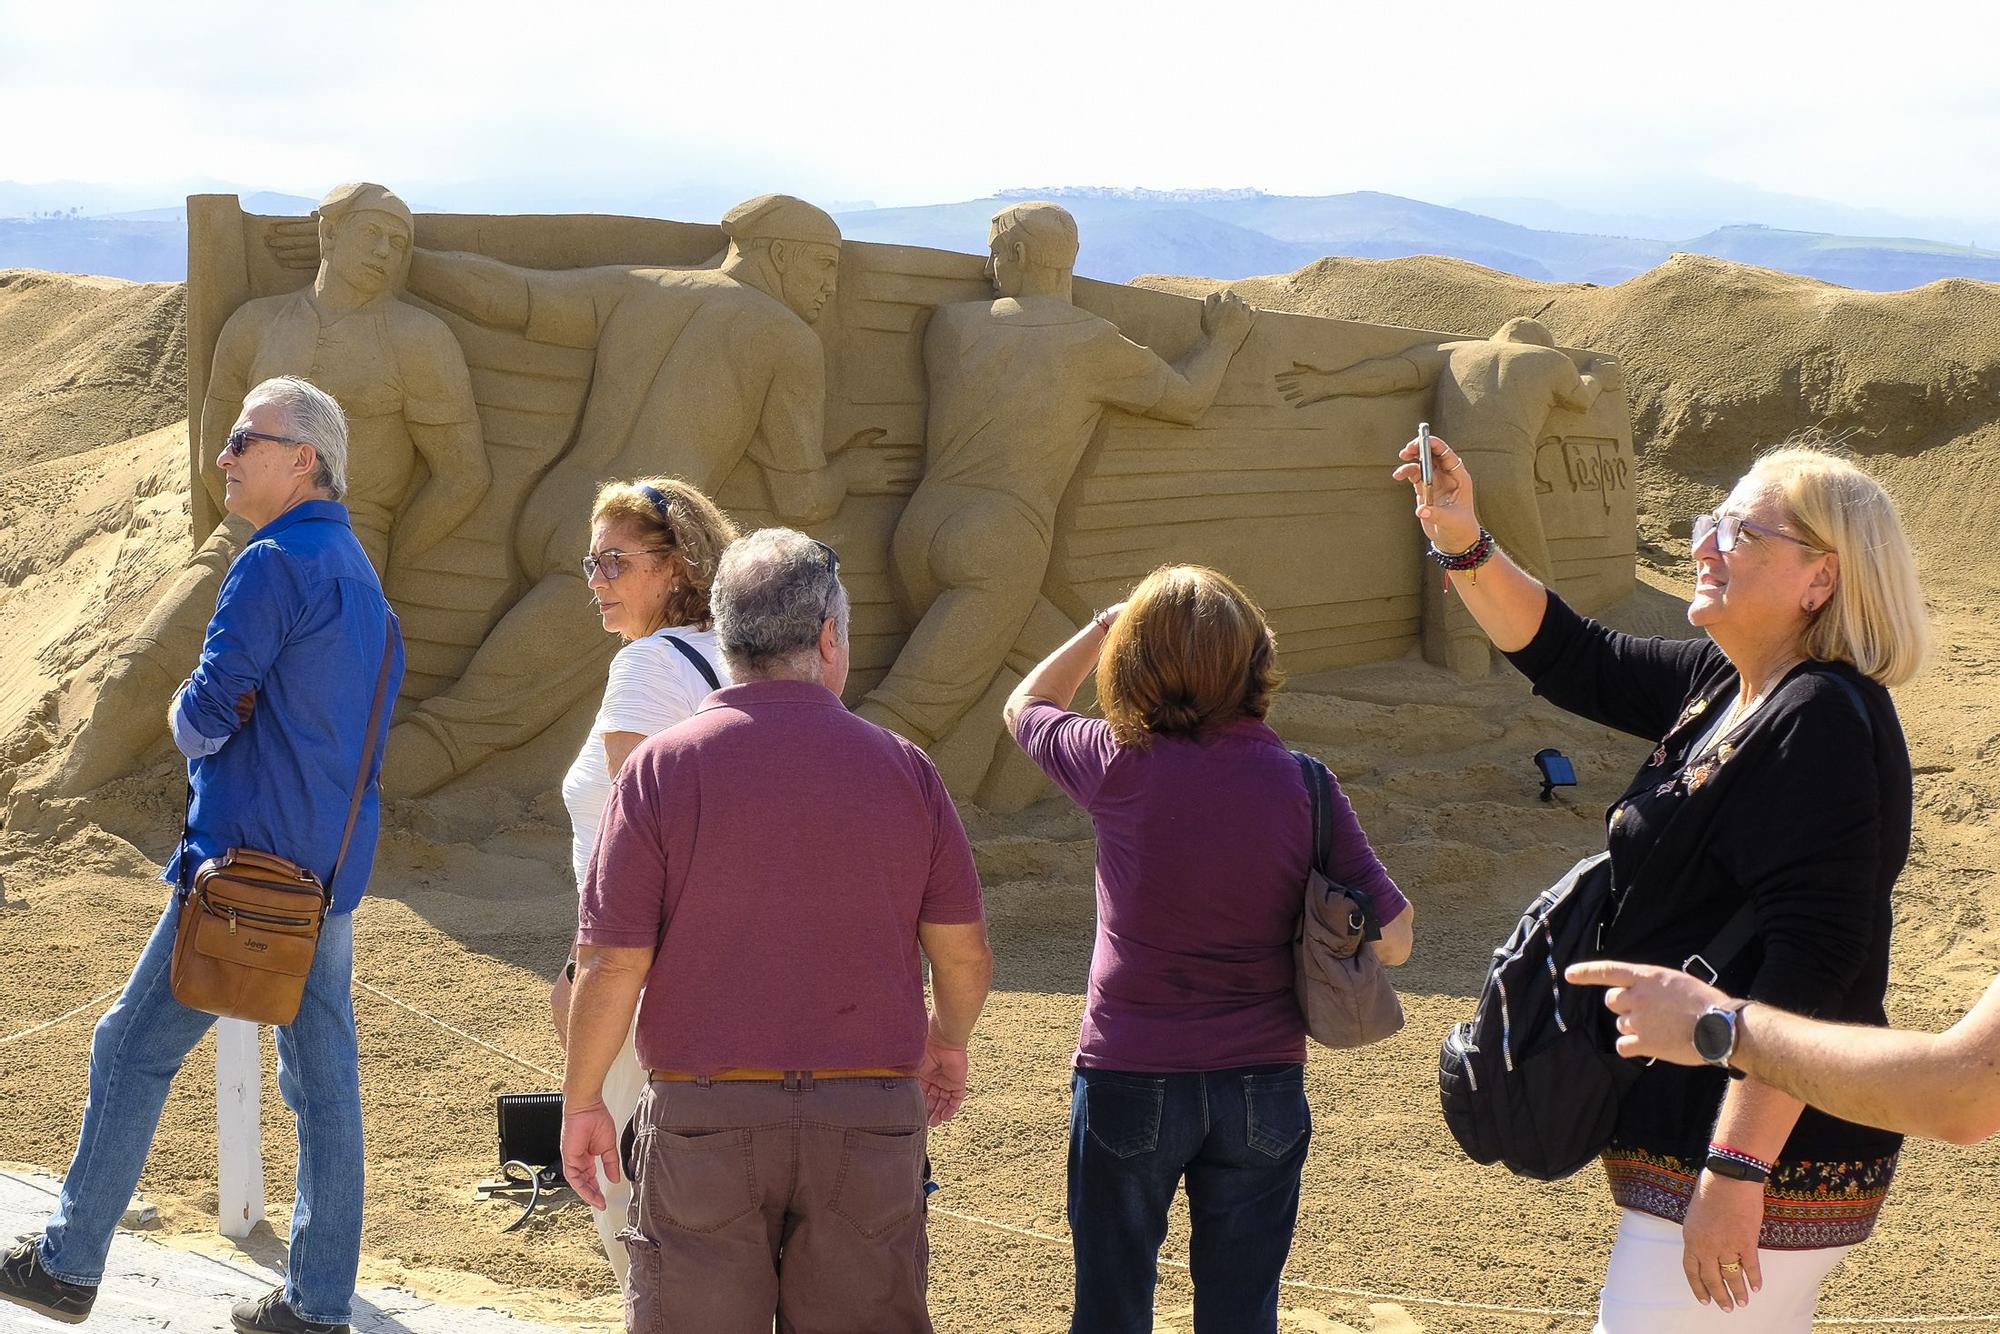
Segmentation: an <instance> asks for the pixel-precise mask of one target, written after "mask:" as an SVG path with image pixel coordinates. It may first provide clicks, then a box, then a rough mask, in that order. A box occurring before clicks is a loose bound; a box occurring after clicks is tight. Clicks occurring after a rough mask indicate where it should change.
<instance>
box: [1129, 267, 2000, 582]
mask: <svg viewBox="0 0 2000 1334" xmlns="http://www.w3.org/2000/svg"><path fill="white" fill-rule="evenodd" d="M1135 281H1136V283H1137V284H1138V285H1140V286H1144V287H1155V288H1160V289H1162V290H1167V291H1176V292H1183V293H1188V294H1197V295H1198V294H1200V293H1203V292H1207V291H1212V290H1215V289H1216V288H1219V287H1222V286H1225V285H1227V286H1233V287H1235V288H1236V289H1237V290H1239V291H1240V292H1242V293H1243V295H1244V297H1245V299H1246V300H1248V301H1250V302H1251V303H1252V304H1255V305H1261V306H1266V307H1268V308H1270V309H1274V310H1288V311H1295V312H1298V313H1300V314H1308V315H1326V316H1332V317H1335V318H1338V319H1372V320H1379V321H1384V322H1388V323H1394V324H1406V325H1412V326H1416V327H1421V328H1429V329H1448V330H1468V331H1473V332H1481V333H1483V332H1490V331H1491V330H1493V329H1495V328H1497V327H1499V325H1500V324H1501V323H1502V322H1503V321H1505V320H1507V319H1509V318H1512V317H1513V316H1516V315H1530V316H1535V317H1537V318H1539V319H1540V320H1541V321H1542V322H1543V323H1545V324H1546V325H1548V327H1549V329H1550V331H1551V332H1553V333H1554V334H1555V336H1556V337H1557V339H1559V340H1560V341H1561V342H1563V343H1564V344H1566V345H1568V346H1571V347H1587V348H1594V349H1596V350H1598V351H1601V352H1607V353H1610V354H1612V355H1613V356H1616V357H1617V358H1618V359H1619V360H1620V361H1621V362H1622V363H1623V364H1624V368H1625V381H1626V392H1627V396H1628V398H1629V399H1630V402H1631V407H1632V419H1633V430H1634V434H1635V437H1636V439H1637V440H1638V443H1639V454H1640V472H1641V481H1642V486H1643V490H1642V492H1641V494H1640V497H1639V508H1640V527H1641V533H1642V536H1643V537H1644V538H1646V539H1648V540H1649V541H1650V542H1652V543H1654V544H1655V545H1656V546H1657V547H1658V548H1659V550H1658V551H1657V552H1656V554H1657V555H1659V556H1662V557H1667V556H1671V557H1673V558H1675V559H1677V558H1678V556H1679V554H1680V553H1679V552H1678V551H1677V550H1674V544H1675V539H1679V538H1683V537H1685V535H1686V533H1687V518H1686V516H1687V515H1688V514H1689V513H1692V512H1693V511H1695V510H1697V509H1704V508H1707V507H1708V506H1709V505H1710V504H1712V503H1713V502H1714V499H1715V497H1716V495H1717V494H1718V493H1719V492H1720V491H1721V490H1723V489H1725V488H1726V487H1727V486H1728V485H1729V484H1730V483H1731V482H1732V481H1733V480H1734V479H1735V478H1736V477H1738V476H1739V475H1741V473H1742V472H1743V469H1744V468H1745V467H1746V466H1747V464H1748V462H1749V460H1750V458H1751V457H1752V455H1753V454H1754V453H1755V452H1756V450H1757V449H1759V448H1760V447H1763V446H1768V445H1771V444H1774V443H1776V442H1778V441H1780V440H1784V439H1786V438H1787V437H1789V436H1792V435H1795V434H1798V433H1801V432H1805V431H1810V430H1819V431H1822V432H1824V433H1826V434H1828V435H1830V436H1832V437H1834V438H1837V439H1840V440H1843V441H1844V442H1845V443H1846V445H1847V446H1848V447H1849V448H1851V449H1852V450H1854V451H1855V452H1856V453H1857V454H1859V455H1861V456H1863V457H1864V458H1865V459H1867V460H1868V461H1869V462H1870V466H1873V467H1876V468H1877V469H1878V471H1879V472H1880V473H1881V474H1882V475H1883V476H1884V477H1885V479H1886V480H1888V481H1889V482H1890V483H1891V484H1892V486H1893V487H1894V488H1895V489H1896V490H1897V492H1898V499H1899V500H1900V501H1901V502H1902V503H1903V504H1904V506H1905V508H1906V511H1907V512H1908V513H1909V514H1910V516H1911V518H1912V520H1913V523H1912V526H1913V528H1914V530H1915V531H1914V533H1913V536H1914V537H1915V539H1916V541H1917V543H1918V546H1919V549H1920V550H1921V549H1924V548H1930V549H1932V550H1936V551H1947V550H1952V549H1956V548H1957V547H1958V546H1959V544H1961V543H1962V542H1963V541H1964V540H1965V537H1966V532H1965V527H1966V519H1967V516H1966V515H1965V513H1964V511H1963V509H1962V508H1961V506H1962V504H1963V503H1964V501H1963V495H1962V493H1963V492H1964V491H1966V490H1968V489H1973V488H1965V487H1962V486H1953V485H1951V484H1950V480H1951V477H1950V475H1951V473H1952V472H1953V471H1955V470H1957V469H1958V468H1959V467H1961V466H1964V465H1966V464H1968V463H1975V464H1976V461H1977V460H1980V459H1985V458H1987V457H1989V456H1990V455H1991V453H1992V451H1993V449H1994V447H1995V430H1994V428H1995V426H1996V423H2000V284H1994V283H1981V282H1973V281H1970V280H1967V279H1960V278H1953V279H1947V280H1944V281H1942V282H1935V283H1931V284H1929V285H1928V286H1924V287H1919V288H1914V289H1912V290H1910V291H1907V292H1859V291H1853V290H1851V289H1849V288H1845V287H1835V286H1832V285H1831V284H1828V283H1822V282H1818V281H1815V280H1813V279H1811V278H1800V277H1796V276H1794V275H1791V274H1785V273H1777V272H1773V271H1772V270H1769V269H1759V268H1753V267H1750V266H1748V265H1743V264H1735V263H1731V262H1730V261H1728V260H1720V259H1709V258H1706V257H1703V256H1699V255H1675V256H1674V257H1673V258H1672V259H1670V260H1668V261H1667V262H1666V263H1664V264H1662V265H1660V266H1659V267H1658V268H1656V269H1653V270H1651V271H1649V272H1647V273H1643V274H1641V275H1639V276H1638V277H1636V278H1633V279H1630V280H1628V281H1626V282H1623V283H1620V284H1618V285H1617V286H1615V287H1596V286H1592V285H1590V284H1586V283H1538V282H1534V281H1531V280H1529V279H1526V278H1516V277H1513V276H1511V275H1508V274H1504V273H1497V272H1495V271H1494V270H1492V269H1485V268H1481V267H1479V266H1478V265H1476V264H1468V263H1465V262H1464V261H1462V260H1455V259H1441V258H1438V257H1436V256H1422V257H1418V258H1415V259H1402V260H1356V259H1327V260H1321V261H1319V262H1318V263H1316V264H1311V265H1308V266H1306V267H1305V268H1303V269H1300V270H1299V271H1298V272H1296V273H1290V274H1281V275H1275V276H1272V277H1265V278H1250V279H1246V280H1244V281H1242V282H1238V283H1233V284H1223V283H1219V282H1214V281H1211V280H1208V279H1194V278H1166V277H1144V278H1139V279H1136V280H1135ZM1947 460H1949V463H1947V462H1946V461H1947ZM1988 509H1989V512H1987V513H1986V514H1984V515H1983V516H1982V517H1981V518H1980V519H1979V521H1978V522H1979V526H1978V528H1977V533H1978V534H1979V536H1981V537H1983V536H1985V535H1988V534H1993V533H2000V525H1995V524H1994V523H1993V522H1992V520H1993V519H1994V518H1995V517H1996V516H1995V515H1993V514H1992V513H1991V512H1990V507H1988Z"/></svg>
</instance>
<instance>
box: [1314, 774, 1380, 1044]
mask: <svg viewBox="0 0 2000 1334" xmlns="http://www.w3.org/2000/svg"><path fill="white" fill-rule="evenodd" d="M1292 754H1293V755H1294V756H1296V757H1297V759H1298V762H1299V772H1300V774H1301V775H1302V776H1303V777H1304V778H1305V781H1306V791H1307V792H1308V793H1310V794H1311V796H1312V812H1313V860H1312V867H1311V869H1309V870H1308V871H1307V872H1306V892H1305V904H1304V910H1303V912H1301V914H1300V916H1299V934H1298V938H1297V940H1296V941H1294V943H1293V945H1292V951H1293V962H1294V964H1295V965H1296V980H1295V983H1294V985H1295V987H1296V989H1297V994H1298V1000H1299V1012H1300V1013H1301V1014H1303V1015H1304V1016H1305V1020H1306V1035H1307V1036H1308V1037H1310V1038H1311V1039H1312V1040H1313V1041H1314V1042H1317V1043H1319V1044H1320V1045H1321V1046H1323V1047H1362V1046H1366V1045H1367V1044H1368V1043H1371V1042H1380V1041H1381V1040H1382V1039H1383V1038H1386V1037H1389V1036H1391V1035H1393V1034H1394V1033H1395V1032H1396V1031H1397V1030H1399V1029H1400V1028H1402V1026H1403V1002H1402V1001H1401V1000H1400V999H1399V998H1398V997H1397V995H1396V988H1395V987H1393V986H1391V985H1390V984H1389V971H1388V969H1386V968H1384V967H1383V966H1382V961H1381V960H1380V959H1378V958H1376V957H1375V951H1374V950H1371V949H1368V948H1366V946H1367V944H1368V942H1369V941H1371V940H1379V939H1381V936H1382V928H1381V925H1380V923H1378V922H1377V921H1376V920H1375V913H1374V909H1373V907H1372V906H1371V905H1370V904H1369V903H1368V898H1367V895H1365V894H1357V893H1355V892H1354V891H1352V890H1350V889H1348V888H1347V887H1346V886H1345V885H1342V884H1340V883H1339V882H1338V881H1336V880H1334V879H1333V878H1332V877H1331V876H1330V875H1328V874H1327V867H1328V862H1329V859H1330V858H1331V857H1332V856H1333V784H1332V780H1331V778H1330V777H1329V776H1328V775H1327V772H1326V766H1324V765H1322V764H1321V763H1320V762H1319V761H1318V760H1316V759H1314V758H1313V757H1312V756H1310V755H1306V754H1303V753H1301V752H1299V751H1293V752H1292Z"/></svg>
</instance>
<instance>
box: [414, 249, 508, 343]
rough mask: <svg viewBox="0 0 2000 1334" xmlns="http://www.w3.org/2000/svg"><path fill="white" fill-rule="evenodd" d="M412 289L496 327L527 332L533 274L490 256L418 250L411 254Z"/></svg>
mask: <svg viewBox="0 0 2000 1334" xmlns="http://www.w3.org/2000/svg"><path fill="white" fill-rule="evenodd" d="M409 286H410V290H411V291H412V292H414V293H416V294H417V295H418V296H420V297H422V298H424V299H425V300H426V301H430V302H433V303H435V304H437V305H440V306H443V307H444V308H445V309H447V310H450V311H454V312H456V313H457V314H460V315H463V316H465V318H467V319H469V320H471V321H473V322H474V323H477V324H483V325H486V326H487V327H488V328H491V329H525V328H527V327H528V311H529V306H530V301H529V295H528V275H527V273H526V272H525V271H524V270H521V269H517V268H515V267H514V266H513V265H512V264H504V263H502V262H501V261H499V260H497V259H488V258H487V257H486V256H484V255H468V254H462V253H460V252H457V251H450V250H418V251H416V252H415V253H414V254H412V255H411V256H410V281H409Z"/></svg>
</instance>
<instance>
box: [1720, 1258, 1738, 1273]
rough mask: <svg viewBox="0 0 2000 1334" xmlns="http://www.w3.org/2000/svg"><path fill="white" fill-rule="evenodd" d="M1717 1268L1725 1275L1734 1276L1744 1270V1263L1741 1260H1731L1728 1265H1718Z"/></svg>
mask: <svg viewBox="0 0 2000 1334" xmlns="http://www.w3.org/2000/svg"><path fill="white" fill-rule="evenodd" d="M1717 1268H1719V1269H1721V1270H1722V1272H1723V1273H1725V1274H1733V1273H1735V1272H1736V1271H1737V1270H1739V1269H1741V1268H1743V1262H1742V1261H1741V1260H1731V1261H1730V1262H1729V1263H1728V1264H1725V1265H1718V1266H1717Z"/></svg>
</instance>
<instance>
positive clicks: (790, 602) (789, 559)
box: [709, 528, 848, 681]
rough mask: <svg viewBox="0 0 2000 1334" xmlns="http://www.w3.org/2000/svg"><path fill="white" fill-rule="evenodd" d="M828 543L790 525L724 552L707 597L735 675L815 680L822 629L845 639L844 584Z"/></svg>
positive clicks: (763, 531)
mask: <svg viewBox="0 0 2000 1334" xmlns="http://www.w3.org/2000/svg"><path fill="white" fill-rule="evenodd" d="M831 551H832V548H830V547H827V546H824V545H822V544H821V543H819V542H816V541H814V540H813V539H812V538H810V537H807V536H806V535H805V534H804V533H801V532H796V531H794V530H792V529H790V528H764V529H760V530H759V531H757V532H754V533H752V534H750V535H749V536H748V537H741V538H738V539H737V540H736V541H735V542H733V543H732V544H730V547H729V550H727V551H725V552H724V553H723V555H722V564H721V566H720V568H719V569H717V570H716V574H715V584H714V586H713V587H712V588H711V589H710V590H709V603H710V606H711V608H712V609H713V611H714V614H715V639H716V645H717V647H719V648H720V649H721V650H722V657H723V660H724V661H725V662H727V663H728V664H729V674H730V676H731V677H733V678H734V679H736V680H738V681H743V680H754V679H758V678H766V677H784V678H798V679H806V680H815V681H816V680H818V679H819V630H820V626H821V624H822V623H824V622H825V620H826V618H827V617H829V616H831V617H832V618H833V622H834V630H835V633H837V634H838V635H839V636H840V638H841V639H842V640H843V641H844V640H845V639H846V638H847V613H848V602H847V590H846V589H845V588H842V587H841V584H840V576H839V574H838V573H837V571H836V569H835V566H834V563H833V561H832V560H831V559H829V555H830V553H831Z"/></svg>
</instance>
